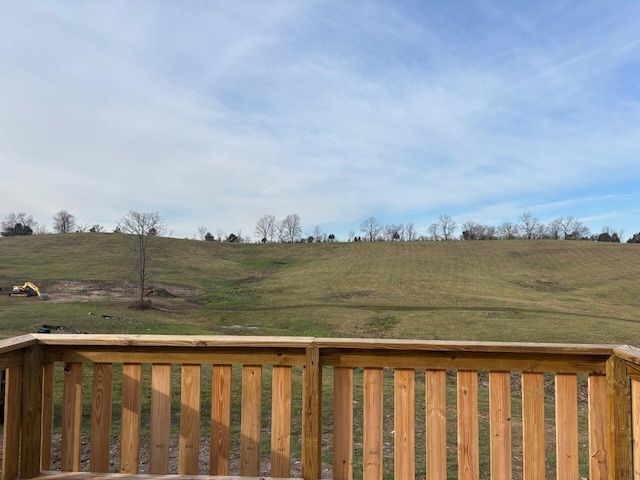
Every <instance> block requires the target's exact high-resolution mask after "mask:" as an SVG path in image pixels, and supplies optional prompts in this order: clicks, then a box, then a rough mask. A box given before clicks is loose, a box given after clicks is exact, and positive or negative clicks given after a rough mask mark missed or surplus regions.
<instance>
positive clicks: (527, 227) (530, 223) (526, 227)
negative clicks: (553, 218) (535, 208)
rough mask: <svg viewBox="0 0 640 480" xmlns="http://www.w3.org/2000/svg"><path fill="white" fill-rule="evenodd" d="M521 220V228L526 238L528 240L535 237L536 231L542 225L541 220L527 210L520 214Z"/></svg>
mask: <svg viewBox="0 0 640 480" xmlns="http://www.w3.org/2000/svg"><path fill="white" fill-rule="evenodd" d="M520 221H521V222H522V225H521V226H520V228H521V229H522V235H523V236H524V238H526V239H527V240H531V239H532V238H535V232H536V230H537V229H538V226H539V225H540V221H539V220H538V219H537V218H536V217H534V216H533V214H532V213H531V212H525V213H523V214H522V215H520Z"/></svg>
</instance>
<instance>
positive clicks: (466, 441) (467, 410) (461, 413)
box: [458, 370, 480, 480]
mask: <svg viewBox="0 0 640 480" xmlns="http://www.w3.org/2000/svg"><path fill="white" fill-rule="evenodd" d="M478 442H479V434H478V372H476V371H469V370H463V371H459V372H458V478H465V479H469V480H472V479H479V478H480V451H479V445H478Z"/></svg>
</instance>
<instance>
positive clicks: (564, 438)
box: [556, 373, 578, 478]
mask: <svg viewBox="0 0 640 480" xmlns="http://www.w3.org/2000/svg"><path fill="white" fill-rule="evenodd" d="M556 475H557V478H578V377H577V375H575V374H572V373H556Z"/></svg>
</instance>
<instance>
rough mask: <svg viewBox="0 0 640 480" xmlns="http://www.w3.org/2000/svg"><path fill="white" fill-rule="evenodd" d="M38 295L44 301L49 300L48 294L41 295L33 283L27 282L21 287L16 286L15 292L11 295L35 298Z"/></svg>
mask: <svg viewBox="0 0 640 480" xmlns="http://www.w3.org/2000/svg"><path fill="white" fill-rule="evenodd" d="M36 295H37V296H39V297H40V298H41V299H42V300H46V299H47V296H46V294H45V295H43V294H42V293H40V289H39V288H38V287H36V286H35V285H34V284H33V283H31V282H26V283H25V284H24V285H22V286H21V287H20V286H15V285H14V287H13V290H12V291H11V293H10V294H9V296H10V297H35V296H36Z"/></svg>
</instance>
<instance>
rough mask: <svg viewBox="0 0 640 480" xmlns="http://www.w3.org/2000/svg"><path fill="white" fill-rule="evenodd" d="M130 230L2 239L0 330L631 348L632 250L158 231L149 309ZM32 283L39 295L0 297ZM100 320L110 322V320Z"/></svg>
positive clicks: (636, 332)
mask: <svg viewBox="0 0 640 480" xmlns="http://www.w3.org/2000/svg"><path fill="white" fill-rule="evenodd" d="M128 240H129V239H128V237H126V236H124V235H118V234H89V233H86V234H70V235H45V236H32V237H14V238H0V287H1V288H2V289H3V290H2V292H1V293H2V295H0V325H1V326H2V327H1V328H2V330H1V333H0V336H2V337H8V336H12V335H16V334H21V333H25V332H30V331H35V330H37V328H38V327H39V326H40V325H42V324H49V325H56V326H63V327H64V330H65V331H82V332H88V333H106V332H113V333H115V332H122V333H188V334H241V335H246V334H257V335H314V336H346V337H394V338H423V339H450V340H496V341H550V342H589V343H630V344H635V345H640V329H639V327H640V317H639V315H638V312H639V311H640V310H639V308H638V307H640V297H639V296H638V295H637V289H638V282H637V280H636V279H637V277H638V270H639V267H640V248H639V247H638V246H637V245H628V244H604V243H593V242H568V241H495V242H402V243H336V244H328V243H327V244H310V245H308V244H293V245H284V244H268V245H256V244H251V245H249V244H246V245H232V244H221V243H214V242H199V241H192V240H179V239H170V238H157V239H153V240H155V246H154V252H153V255H152V258H151V263H150V265H151V268H150V270H151V272H150V277H149V285H150V286H154V287H156V291H155V293H156V296H154V297H150V298H151V300H152V302H153V305H154V306H156V307H159V309H155V310H146V311H138V310H134V309H131V308H129V305H130V301H131V298H132V297H133V296H134V294H135V293H134V289H135V283H133V278H134V277H133V275H132V272H131V258H130V253H129V252H130V249H129V241H128ZM25 281H32V282H34V283H36V284H37V285H38V286H40V287H41V290H42V291H43V292H48V293H49V298H50V299H49V300H48V301H46V302H42V301H39V300H37V299H34V298H28V299H23V298H14V297H9V296H8V295H6V293H8V291H9V290H10V288H11V285H14V284H15V285H17V284H21V283H23V282H25ZM107 317H108V318H107Z"/></svg>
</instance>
